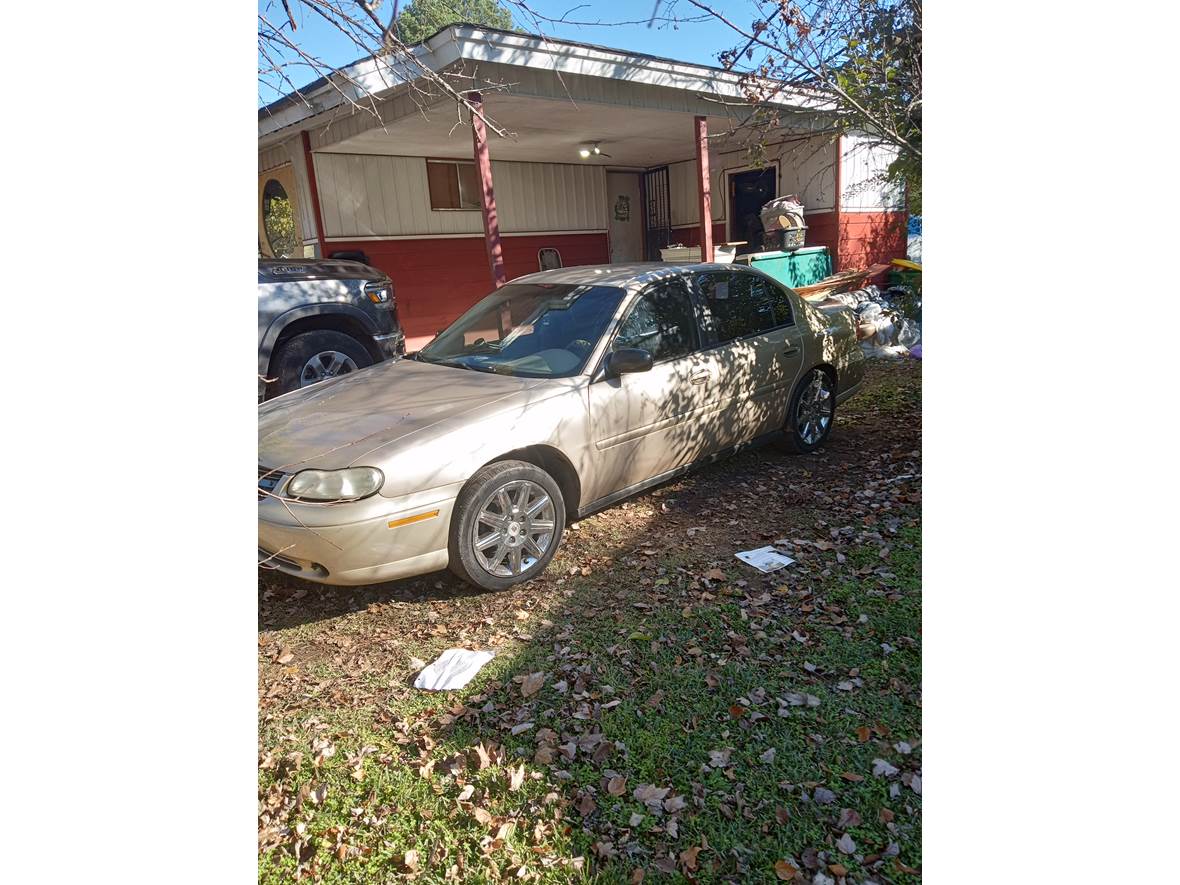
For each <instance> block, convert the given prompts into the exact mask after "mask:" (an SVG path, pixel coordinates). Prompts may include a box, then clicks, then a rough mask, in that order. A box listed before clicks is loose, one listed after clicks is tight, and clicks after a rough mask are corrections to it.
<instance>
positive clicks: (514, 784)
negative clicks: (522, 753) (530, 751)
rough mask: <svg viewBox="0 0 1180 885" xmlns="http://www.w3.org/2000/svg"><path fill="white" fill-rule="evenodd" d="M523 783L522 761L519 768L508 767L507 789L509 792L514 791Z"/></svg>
mask: <svg viewBox="0 0 1180 885" xmlns="http://www.w3.org/2000/svg"><path fill="white" fill-rule="evenodd" d="M523 785H524V763H523V762H522V763H520V768H509V769H508V789H509V790H510V791H511V792H516V791H517V790H519V789H520V788H521V786H523Z"/></svg>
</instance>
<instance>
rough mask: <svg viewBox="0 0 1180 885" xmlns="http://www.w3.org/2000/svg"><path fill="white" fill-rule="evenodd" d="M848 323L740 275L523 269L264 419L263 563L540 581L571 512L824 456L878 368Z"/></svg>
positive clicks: (272, 406)
mask: <svg viewBox="0 0 1180 885" xmlns="http://www.w3.org/2000/svg"><path fill="white" fill-rule="evenodd" d="M853 322H854V321H853V319H852V317H851V315H850V314H849V313H848V312H847V311H846V310H844V309H843V308H833V309H832V310H831V312H830V313H829V312H826V311H820V310H818V309H817V308H815V307H813V306H812V305H810V304H808V303H807V302H805V301H804V300H802V299H801V298H800V297H799V296H798V295H796V294H795V293H794V292H793V291H791V290H790V289H787V288H784V287H783V286H781V285H780V284H779V283H777V282H776V281H774V280H772V279H771V278H770V277H767V276H765V275H764V274H762V273H759V272H758V271H755V270H752V269H749V268H746V267H743V266H735V265H718V264H697V265H679V266H673V265H663V264H660V265H654V264H642V265H611V266H603V267H571V268H562V269H559V270H552V271H546V272H543V273H537V274H532V275H529V276H525V277H520V278H518V279H516V280H514V281H513V282H511V283H509V284H508V285H505V286H503V287H501V288H500V289H497V290H496V291H495V292H494V293H492V294H491V295H488V296H487V297H486V298H484V299H483V300H482V301H480V302H479V303H477V304H476V305H475V306H474V307H472V308H471V309H470V310H468V311H467V312H466V313H465V314H463V315H462V316H461V317H459V319H457V320H456V321H455V322H454V323H453V324H452V325H451V326H449V327H448V328H447V329H446V330H444V331H443V332H441V333H439V335H438V336H437V337H436V338H435V339H434V340H433V341H431V343H430V344H428V345H427V346H426V347H425V348H423V349H422V350H421V351H419V352H418V353H417V354H415V355H414V356H412V357H410V358H406V359H399V360H394V361H392V362H385V363H381V364H379V365H376V366H373V367H371V368H368V369H364V370H361V371H357V372H354V373H350V374H348V375H347V376H344V377H340V378H336V379H333V380H330V381H325V382H322V383H320V384H317V385H314V386H312V387H307V388H304V389H301V390H296V391H293V392H291V393H288V394H285V395H284V396H280V397H278V398H276V399H273V400H271V401H269V402H267V403H264V404H263V405H261V406H260V407H259V442H258V460H259V468H258V554H259V562H260V563H261V564H262V565H264V566H265V567H268V568H275V569H279V570H281V571H283V572H286V573H288V574H292V575H297V576H299V577H302V578H307V579H309V580H312V581H319V582H322V583H325V584H345V585H348V584H368V583H372V582H378V581H387V580H391V579H394V578H404V577H408V576H411V575H418V574H423V573H425V572H431V571H435V570H437V569H442V568H446V567H448V566H449V567H450V568H451V569H452V570H453V571H454V572H455V573H456V574H458V575H459V576H460V577H461V578H463V579H464V580H466V581H469V582H471V583H473V584H476V585H478V586H480V587H484V588H488V589H502V588H505V587H508V586H510V585H512V584H515V583H518V582H520V581H527V580H529V579H530V578H533V577H535V576H536V575H538V574H540V573H541V571H543V570H544V568H545V567H546V565H548V563H549V561H550V560H551V559H552V558H553V555H554V553H555V552H556V550H557V546H558V544H559V543H560V541H561V536H562V531H563V529H564V528H565V525H566V523H567V521H569V520H574V519H580V518H582V517H584V516H586V515H588V514H590V513H592V512H594V511H597V510H600V509H602V508H604V507H608V506H610V505H611V504H613V503H615V502H617V501H620V500H622V499H623V498H626V497H627V496H629V495H633V494H635V493H637V492H640V491H642V490H644V489H647V488H650V487H651V486H654V485H656V484H658V483H662V482H664V481H666V480H668V479H670V478H672V477H674V476H676V475H678V474H680V473H682V472H684V471H686V470H689V469H690V468H692V467H694V466H696V465H699V464H701V463H704V462H706V461H709V460H712V459H715V458H717V457H719V456H721V455H724V454H727V453H729V452H732V451H734V450H736V449H738V448H741V447H743V446H746V445H749V444H752V443H756V442H762V441H766V440H778V441H780V442H781V443H782V444H783V445H784V446H785V447H786V448H788V449H790V450H792V451H794V452H798V453H807V452H812V451H814V450H815V449H817V448H819V447H820V446H821V445H823V443H824V441H825V440H826V439H827V437H828V434H829V433H830V432H831V430H832V422H833V420H834V417H835V409H836V405H837V403H840V402H842V401H844V400H845V399H846V398H847V397H849V396H851V395H852V394H853V393H854V392H855V391H856V390H857V388H858V387H859V386H860V384H861V379H862V376H863V373H864V363H863V356H862V353H861V350H860V348H859V347H858V346H857V343H856V333H855V327H854V325H853Z"/></svg>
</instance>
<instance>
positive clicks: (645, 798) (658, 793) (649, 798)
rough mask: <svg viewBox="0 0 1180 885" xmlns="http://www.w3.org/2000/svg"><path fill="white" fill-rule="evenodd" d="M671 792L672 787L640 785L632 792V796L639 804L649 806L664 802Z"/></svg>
mask: <svg viewBox="0 0 1180 885" xmlns="http://www.w3.org/2000/svg"><path fill="white" fill-rule="evenodd" d="M669 792H671V788H670V787H657V786H656V785H655V784H640V785H639V786H638V787H636V788H635V789H634V790H632V791H631V795H632V796H634V797H635V799H636V800H637V801H639V802H643V803H644V804H648V803H651V802H657V803H658V802H663V801H664V797H665V796H667V795H668V793H669Z"/></svg>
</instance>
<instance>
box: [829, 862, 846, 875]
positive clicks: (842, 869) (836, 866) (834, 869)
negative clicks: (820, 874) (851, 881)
mask: <svg viewBox="0 0 1180 885" xmlns="http://www.w3.org/2000/svg"><path fill="white" fill-rule="evenodd" d="M828 870H829V871H830V872H831V874H832V875H833V876H847V875H848V867H846V866H844V864H842V863H831V864H828Z"/></svg>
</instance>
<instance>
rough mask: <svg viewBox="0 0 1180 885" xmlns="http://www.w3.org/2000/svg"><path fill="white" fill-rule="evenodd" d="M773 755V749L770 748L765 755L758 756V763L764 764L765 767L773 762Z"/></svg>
mask: <svg viewBox="0 0 1180 885" xmlns="http://www.w3.org/2000/svg"><path fill="white" fill-rule="evenodd" d="M774 754H775V749H774V747H771V748H770V749H769V750H767V751H766V752H765V753H763V754H762V755H761V756H759V757H758V759H759V761H761V762H763V763H765V764H766V765H769V764H770V763H772V762H773V761H774Z"/></svg>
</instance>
